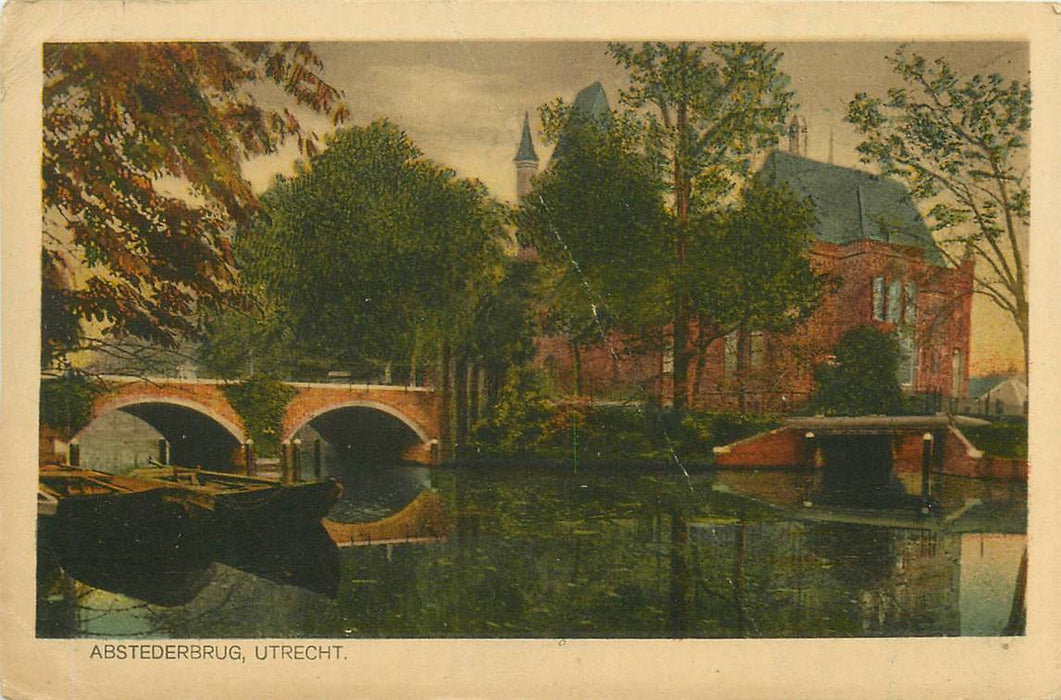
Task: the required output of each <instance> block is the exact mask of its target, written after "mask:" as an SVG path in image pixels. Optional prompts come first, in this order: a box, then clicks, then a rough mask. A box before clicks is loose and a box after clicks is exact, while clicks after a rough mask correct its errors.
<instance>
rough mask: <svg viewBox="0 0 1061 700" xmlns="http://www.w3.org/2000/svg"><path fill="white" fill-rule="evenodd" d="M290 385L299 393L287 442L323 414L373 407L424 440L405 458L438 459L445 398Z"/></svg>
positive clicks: (418, 390)
mask: <svg viewBox="0 0 1061 700" xmlns="http://www.w3.org/2000/svg"><path fill="white" fill-rule="evenodd" d="M290 386H292V387H294V388H296V389H298V390H299V391H298V394H296V395H295V397H294V398H292V399H291V401H290V402H288V404H287V408H286V410H285V412H284V421H283V426H282V429H281V433H280V434H281V435H282V436H283V439H285V440H286V439H290V438H292V437H293V436H294V435H295V433H296V432H297V431H298V430H299V428H301V427H303V426H304V425H306V424H307V423H309V422H310V421H311V420H313V419H314V418H316V417H317V416H319V415H322V414H324V413H327V412H329V411H334V410H336V409H340V408H346V407H355V406H356V407H363V408H371V409H375V410H377V411H382V412H383V413H387V414H389V415H391V416H393V417H395V418H397V419H398V420H399V421H401V422H402V423H404V424H405V425H406V426H408V427H409V428H410V429H411V430H412V431H413V432H414V433H416V435H417V437H418V438H419V439H420V442H419V444H417V445H414V446H413V447H412V448H410V449H409V450H408V451H406V453H405V454H404V455H403V457H404V458H405V459H407V460H409V461H412V462H421V463H425V464H427V463H434V462H435V461H437V459H438V454H439V449H438V443H439V436H440V434H441V424H440V416H441V412H442V399H441V397H440V396H439V394H438V392H436V391H434V390H433V389H427V388H424V387H402V386H385V385H374V384H302V383H293V384H291V385H290Z"/></svg>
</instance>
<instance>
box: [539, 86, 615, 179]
mask: <svg viewBox="0 0 1061 700" xmlns="http://www.w3.org/2000/svg"><path fill="white" fill-rule="evenodd" d="M571 107H572V109H574V111H575V112H577V113H578V114H579V115H580V116H581V117H582V118H584V119H586V120H587V121H595V122H598V123H600V124H603V125H607V124H608V123H609V122H610V121H611V118H612V108H611V105H609V104H608V95H607V94H605V92H604V86H603V85H601V84H600V81H597V82H595V83H593V84H592V85H587V86H586V87H584V88H582V89H581V90H579V91H578V94H577V95H575V101H574V103H572V105H571ZM565 141H566V139H565V135H564V134H560V139H559V141H558V142H557V144H556V148H554V149H553V155H552V156H550V158H549V160H550V161H553V160H556V159H557V158H559V157H560V156H562V155H563V154H564V151H565V150H566V149H565V145H566V144H565Z"/></svg>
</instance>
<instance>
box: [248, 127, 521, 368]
mask: <svg viewBox="0 0 1061 700" xmlns="http://www.w3.org/2000/svg"><path fill="white" fill-rule="evenodd" d="M262 202H263V207H262V211H261V213H260V215H259V216H258V217H257V218H256V219H255V220H254V222H253V223H252V224H251V225H249V226H248V227H246V228H245V229H244V230H242V231H241V233H240V235H239V237H238V239H237V252H238V256H239V259H240V262H241V265H242V267H243V270H244V276H245V278H246V280H247V282H248V283H250V284H254V285H260V288H261V289H262V290H263V293H264V295H265V296H266V297H267V298H268V300H269V302H270V303H271V304H272V305H274V306H275V309H276V311H277V313H279V314H280V315H281V317H282V319H283V322H282V324H281V325H283V326H285V327H287V328H289V329H290V330H291V333H292V334H293V337H294V341H295V343H297V344H298V345H299V346H301V347H302V348H304V351H305V352H306V353H307V354H309V355H311V356H316V357H322V358H328V359H329V360H330V361H331V362H332V363H333V364H334V365H346V366H350V365H357V364H363V363H376V364H377V365H386V364H388V363H389V364H393V365H395V366H396V367H399V368H402V369H401V371H402V373H403V374H405V375H406V376H408V377H409V378H410V379H414V378H415V375H416V373H417V371H418V369H419V368H421V367H422V366H424V364H425V363H426V362H428V361H430V360H433V359H438V358H439V355H440V352H441V353H442V354H445V353H448V352H449V351H450V350H452V349H454V348H458V349H460V348H463V347H464V345H465V344H466V343H467V340H468V337H469V335H470V328H471V326H472V323H473V321H474V315H475V311H476V309H477V307H478V305H479V301H480V299H481V298H482V297H483V296H485V295H486V294H487V293H488V292H489V291H490V290H491V289H492V287H493V285H494V284H495V283H496V282H497V280H498V278H499V277H500V274H501V269H500V258H501V249H500V241H501V236H502V228H501V222H502V212H501V210H500V208H499V207H498V206H497V205H496V204H495V203H494V202H493V201H492V200H491V199H490V198H489V197H488V195H487V193H486V190H485V188H484V187H483V186H482V185H481V184H480V183H479V182H477V181H469V180H462V179H458V178H457V177H456V176H455V174H454V173H453V171H451V170H448V169H445V168H442V167H439V166H438V165H436V164H434V163H432V162H430V161H428V160H426V159H425V158H423V156H422V154H421V152H420V151H419V149H417V147H416V146H415V144H413V142H412V141H411V140H410V139H409V138H408V136H406V135H405V133H404V132H402V131H401V130H400V129H399V128H398V127H396V126H395V125H393V124H391V123H390V122H387V121H386V120H381V121H377V122H374V123H372V124H370V125H368V126H365V127H355V128H349V129H343V130H340V131H337V132H336V133H335V134H333V135H331V136H330V137H329V138H328V140H327V147H326V148H325V149H324V150H323V151H322V152H321V153H319V154H318V155H316V156H313V157H312V158H310V160H309V162H308V163H307V164H305V165H304V166H302V167H301V169H300V172H299V173H298V174H297V175H296V176H295V177H292V178H278V179H277V181H276V182H275V183H274V185H273V186H272V187H271V188H270V189H269V191H268V192H266V193H265V194H264V195H263V196H262Z"/></svg>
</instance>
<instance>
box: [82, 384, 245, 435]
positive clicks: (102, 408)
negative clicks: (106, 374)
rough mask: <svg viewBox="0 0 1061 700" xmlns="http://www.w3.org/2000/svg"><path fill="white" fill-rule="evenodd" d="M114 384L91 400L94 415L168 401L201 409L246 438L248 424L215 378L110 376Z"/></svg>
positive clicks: (230, 430)
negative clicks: (116, 378) (199, 379)
mask: <svg viewBox="0 0 1061 700" xmlns="http://www.w3.org/2000/svg"><path fill="white" fill-rule="evenodd" d="M107 384H108V385H109V386H110V387H111V388H110V389H109V390H108V391H107V392H106V393H103V394H100V395H99V396H98V397H96V400H95V401H94V402H93V404H92V418H93V419H95V418H98V417H99V416H101V415H103V414H104V413H108V412H110V411H113V410H117V409H120V408H122V407H124V406H131V405H135V404H143V403H166V404H173V405H177V406H184V407H186V408H190V409H192V410H195V411H198V412H199V413H202V414H203V415H205V416H207V417H209V418H211V419H213V420H214V421H215V422H217V423H218V424H220V425H221V426H222V427H224V428H225V429H226V430H227V431H228V432H229V433H231V434H232V436H233V437H235V438H236V439H237V440H239V441H240V442H243V441H245V440H246V439H247V427H246V426H245V425H244V424H243V419H242V418H240V415H239V413H237V412H236V410H235V409H234V408H232V406H231V404H229V402H228V397H226V396H225V392H224V391H222V388H221V387H222V383H221V382H216V381H197V380H171V379H154V380H152V379H132V380H129V379H125V380H113V379H112V380H108V381H107Z"/></svg>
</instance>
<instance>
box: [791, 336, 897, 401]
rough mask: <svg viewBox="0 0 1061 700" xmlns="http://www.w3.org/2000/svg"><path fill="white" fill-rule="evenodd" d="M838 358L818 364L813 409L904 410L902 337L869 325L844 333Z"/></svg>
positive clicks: (838, 349)
mask: <svg viewBox="0 0 1061 700" xmlns="http://www.w3.org/2000/svg"><path fill="white" fill-rule="evenodd" d="M835 356H836V361H835V363H833V364H826V365H822V366H820V367H818V369H817V371H816V372H815V379H816V380H817V385H818V389H817V391H815V393H814V395H813V396H812V397H811V400H810V408H811V409H812V410H814V411H816V412H820V413H824V414H826V415H866V414H885V415H895V414H898V413H901V412H902V410H903V394H902V389H901V388H900V387H899V379H898V373H899V340H898V338H896V336H895V334H894V333H885V332H883V331H880V330H878V329H877V328H875V327H873V326H870V325H861V326H858V327H856V328H852V329H851V330H849V331H847V332H846V333H844V335H843V336H841V338H840V342H839V343H837V346H836V353H835Z"/></svg>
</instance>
